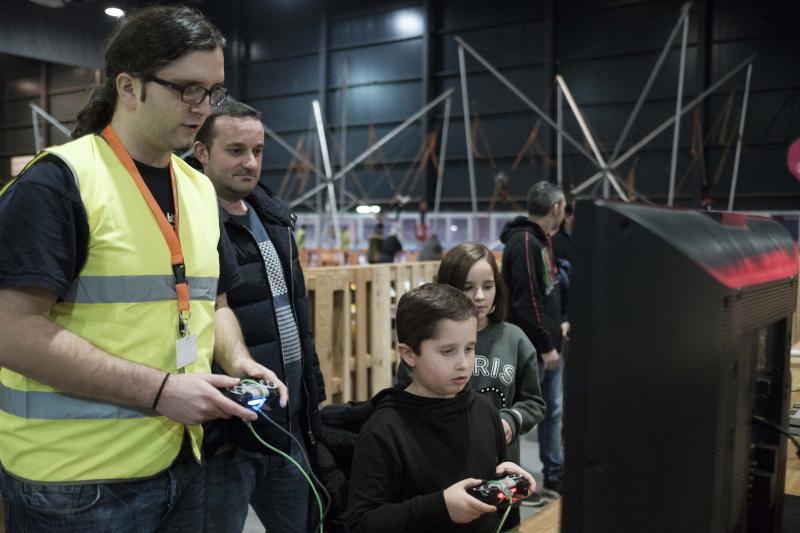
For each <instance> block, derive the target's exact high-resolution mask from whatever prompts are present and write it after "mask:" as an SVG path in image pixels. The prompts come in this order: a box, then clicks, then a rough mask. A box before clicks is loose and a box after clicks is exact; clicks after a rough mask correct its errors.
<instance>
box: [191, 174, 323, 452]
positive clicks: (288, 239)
mask: <svg viewBox="0 0 800 533" xmlns="http://www.w3.org/2000/svg"><path fill="white" fill-rule="evenodd" d="M245 201H246V202H247V203H248V204H249V205H250V206H252V207H253V209H254V210H255V212H256V214H257V215H258V218H259V220H260V221H261V223H262V224H263V225H264V229H265V230H266V232H267V235H268V236H269V239H270V241H272V244H273V246H274V247H275V250H276V251H277V253H278V257H279V258H280V262H281V266H282V267H283V275H284V279H285V280H286V285H287V288H288V291H289V299H290V302H291V306H292V309H293V311H294V314H295V317H296V320H297V331H298V334H299V336H300V345H301V350H302V358H301V365H302V370H301V389H302V390H301V391H300V394H299V398H300V405H299V406H295V405H291V404H290V405H287V407H286V408H281V407H280V406H278V405H277V403H275V404H274V406H273V407H272V409H271V411H270V412H269V415H270V417H272V419H273V420H275V421H276V422H278V423H279V424H281V425H282V426H283V427H284V428H286V429H289V423H290V421H289V420H288V416H287V413H290V412H294V413H297V417H298V418H299V421H300V426H301V430H302V433H303V435H304V436H305V439H306V445H307V446H309V445H313V444H315V442H316V436H317V435H319V432H320V428H321V423H320V415H319V409H318V404H319V403H320V402H321V401H323V400H324V399H325V385H324V383H323V379H322V374H321V372H320V370H319V361H318V359H317V354H316V351H315V349H314V341H313V338H312V333H311V322H310V318H309V317H310V315H309V301H308V295H307V293H306V286H305V278H304V277H303V270H302V267H301V265H300V258H299V254H298V252H297V244H296V243H295V240H294V236H293V234H292V232H293V228H294V222H295V219H296V217H295V215H294V213H292V212H291V211H290V210H289V208H288V206H287V205H286V204H285V203H284V202H282V201H281V200H279V199H278V198H277V197H275V196H273V195H272V193H271V192H270V191H269V189H267V188H266V187H263V186H262V185H260V184H259V185H258V186H257V187H256V188H255V189H253V192H252V193H251V194H250V195H249V196H248V197H247V198H245ZM220 217H221V219H222V222H223V224H224V226H225V230H226V231H227V232H228V237H229V238H230V241H231V244H232V245H233V249H234V252H235V255H236V261H237V263H238V265H239V273H240V275H241V283H240V284H239V285H237V286H236V287H235V288H233V289H232V290H230V291H229V292H228V305H229V306H230V307H231V309H232V310H233V312H234V313H235V314H236V317H237V319H238V320H239V325H240V326H241V328H242V334H243V336H244V341H245V344H246V345H247V348H248V349H249V350H250V354H251V355H252V357H253V359H255V360H256V361H257V362H259V363H260V364H262V365H264V366H265V367H267V368H269V369H270V370H272V371H273V372H275V373H276V374H277V376H278V378H279V379H281V380H283V379H284V371H283V354H282V352H281V342H280V335H279V331H278V325H277V320H276V317H275V309H274V307H273V302H272V292H271V290H270V286H269V281H268V279H267V275H266V272H265V270H264V264H263V260H262V256H261V254H260V252H259V250H258V244H257V243H256V240H255V237H254V236H253V234H252V233H251V232H250V231H249V230H248V229H247V228H245V227H244V226H242V225H240V224H239V223H238V222H237V221H236V220H234V218H233V217H231V216H230V215H229V214H228V213H227V212H226V211H225V210H222V209H221V210H220ZM216 370H219V369H216ZM290 396H291V394H290ZM253 425H254V426H255V427H256V429H257V431H258V433H259V434H260V435H261V436H262V438H264V440H266V441H267V442H268V443H270V444H272V445H273V446H277V447H278V448H280V449H282V450H287V449H289V440H288V437H287V436H285V435H284V434H283V433H282V432H280V430H278V429H277V428H275V427H273V426H272V425H271V424H270V423H269V422H267V421H265V420H263V419H261V418H259V419H258V421H257V422H254V423H253ZM209 429H210V430H211V431H210V432H209V433H210V434H209V439H207V446H206V451H207V453H208V452H211V453H213V450H211V449H209V446H208V443H209V441H211V442H216V443H217V445H219V444H220V443H221V441H222V442H224V440H230V441H233V442H235V443H236V444H237V445H239V446H241V447H242V448H244V449H247V450H250V451H256V452H266V449H265V448H264V447H263V446H262V445H261V444H260V443H258V442H257V441H256V440H255V439H254V438H253V437H252V435H251V434H250V433H249V431H248V430H247V428H246V426H245V425H244V424H242V423H241V421H239V420H238V419H237V420H232V421H223V420H219V421H215V422H213V423H212V425H211V426H210V428H209ZM212 446H213V445H212Z"/></svg>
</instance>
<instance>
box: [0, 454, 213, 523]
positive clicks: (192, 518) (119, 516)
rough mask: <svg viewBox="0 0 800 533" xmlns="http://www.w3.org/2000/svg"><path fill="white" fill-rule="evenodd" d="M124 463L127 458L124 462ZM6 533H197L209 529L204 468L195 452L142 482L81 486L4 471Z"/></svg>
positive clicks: (1, 473)
mask: <svg viewBox="0 0 800 533" xmlns="http://www.w3.org/2000/svg"><path fill="white" fill-rule="evenodd" d="M121 460H124V459H121ZM0 477H2V490H3V497H4V498H5V504H6V516H5V519H6V531H22V532H25V533H38V532H41V533H45V532H47V533H96V532H98V531H103V532H108V533H116V532H119V533H123V532H129V531H131V532H132V531H135V532H137V533H138V532H156V531H158V532H159V533H160V532H177V531H185V532H187V533H189V532H195V531H200V530H201V529H202V528H203V493H204V484H203V467H202V466H201V465H200V464H198V463H197V462H196V461H195V460H194V459H193V458H192V457H191V453H189V455H188V457H187V454H186V453H181V455H180V456H179V459H178V460H177V461H176V462H175V463H174V464H173V465H172V466H171V467H169V468H168V469H167V470H165V471H163V472H161V473H160V474H158V475H156V476H154V477H151V478H148V479H143V480H138V481H122V482H115V483H86V484H80V485H67V484H39V483H34V482H26V481H21V480H20V479H17V478H16V477H14V476H12V475H11V474H9V473H8V472H6V470H5V469H0Z"/></svg>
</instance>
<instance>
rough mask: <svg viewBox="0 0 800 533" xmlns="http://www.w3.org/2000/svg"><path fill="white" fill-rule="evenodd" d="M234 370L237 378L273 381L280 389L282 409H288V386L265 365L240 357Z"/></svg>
mask: <svg viewBox="0 0 800 533" xmlns="http://www.w3.org/2000/svg"><path fill="white" fill-rule="evenodd" d="M232 370H233V374H234V375H235V376H236V377H240V378H253V379H257V380H258V379H263V380H264V381H271V382H272V383H273V384H274V385H275V386H276V387H278V394H279V395H280V398H281V400H280V402H281V407H286V403H287V402H288V401H289V389H287V388H286V385H284V384H283V382H282V381H281V380H279V379H278V376H276V375H275V372H273V371H272V370H270V369H269V368H267V367H265V366H264V365H260V364H258V363H256V362H255V361H254V360H253V359H250V358H243V357H240V358H239V359H237V360H236V367H235V368H234V369H232Z"/></svg>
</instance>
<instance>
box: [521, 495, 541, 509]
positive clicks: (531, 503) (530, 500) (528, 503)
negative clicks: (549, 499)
mask: <svg viewBox="0 0 800 533" xmlns="http://www.w3.org/2000/svg"><path fill="white" fill-rule="evenodd" d="M521 505H524V506H525V507H542V506H543V505H544V498H543V497H542V495H541V494H539V493H538V492H534V493H533V494H531V495H530V496H528V497H527V498H525V499H524V500H522V503H521Z"/></svg>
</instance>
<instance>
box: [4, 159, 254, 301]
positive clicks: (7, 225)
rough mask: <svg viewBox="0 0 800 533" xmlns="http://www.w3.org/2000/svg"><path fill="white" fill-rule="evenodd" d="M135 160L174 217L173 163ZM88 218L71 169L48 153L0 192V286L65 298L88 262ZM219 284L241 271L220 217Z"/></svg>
mask: <svg viewBox="0 0 800 533" xmlns="http://www.w3.org/2000/svg"><path fill="white" fill-rule="evenodd" d="M136 166H137V168H138V169H139V172H140V173H141V175H142V178H143V179H144V181H145V183H146V184H147V186H148V188H149V189H150V192H151V193H152V194H153V197H154V198H155V199H156V202H157V203H158V205H159V206H160V207H161V209H162V210H163V211H164V213H165V215H166V216H167V219H168V220H170V222H174V202H173V199H172V182H171V180H170V174H169V167H167V168H156V167H151V166H147V165H143V164H141V163H139V162H136ZM88 246H89V222H88V219H87V216H86V211H85V209H84V207H83V201H82V200H81V196H80V192H79V191H78V186H77V184H76V182H75V178H74V177H73V175H72V172H71V171H70V170H69V169H68V168H67V166H66V165H65V164H64V162H63V161H61V159H59V158H58V157H56V156H52V155H49V156H45V157H44V158H43V159H42V160H40V161H39V162H37V163H36V164H35V165H34V166H32V167H31V168H30V169H28V170H27V171H26V172H25V173H24V174H23V175H22V176H20V178H19V179H18V180H17V181H16V182H14V183H13V184H12V185H11V186H10V187H9V189H8V190H7V191H6V192H5V193H4V194H3V195H2V196H0V286H4V287H37V288H42V289H46V290H48V291H50V292H52V293H54V294H56V295H57V296H58V297H59V298H63V296H64V294H65V293H66V291H67V289H68V287H69V286H70V285H71V284H72V282H73V281H74V280H75V279H76V278H77V277H78V274H79V273H80V271H81V269H82V268H83V266H84V264H85V263H86V258H87V254H88ZM217 251H218V252H219V270H220V274H219V285H218V287H217V293H218V294H223V293H226V292H228V291H229V290H230V289H231V288H232V287H234V286H236V285H237V284H238V283H239V271H238V268H237V266H236V259H235V257H234V254H233V249H232V246H231V244H230V241H229V240H228V235H227V233H226V232H225V228H223V227H222V223H221V222H220V237H219V242H218V243H217Z"/></svg>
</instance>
